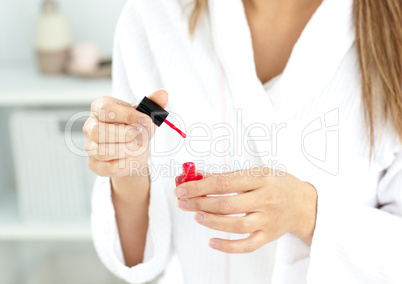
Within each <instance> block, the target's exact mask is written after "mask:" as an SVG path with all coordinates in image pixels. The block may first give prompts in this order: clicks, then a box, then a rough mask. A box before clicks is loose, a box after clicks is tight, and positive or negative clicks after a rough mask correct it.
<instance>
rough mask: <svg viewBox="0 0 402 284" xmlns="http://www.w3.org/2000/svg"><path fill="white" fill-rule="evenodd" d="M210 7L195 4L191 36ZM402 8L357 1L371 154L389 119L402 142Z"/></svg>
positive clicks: (387, 1)
mask: <svg viewBox="0 0 402 284" xmlns="http://www.w3.org/2000/svg"><path fill="white" fill-rule="evenodd" d="M207 4H208V0H195V1H194V9H193V11H192V14H191V16H190V20H189V30H190V33H191V34H194V32H195V29H196V25H197V22H198V19H199V18H200V17H201V15H202V14H203V13H204V11H205V10H206V8H207ZM401 6H402V1H401V0H354V3H353V17H354V26H355V34H356V47H357V53H358V57H359V64H360V71H361V78H362V100H363V112H364V118H365V121H366V126H367V131H368V134H369V139H370V149H371V151H372V150H373V148H374V144H375V139H374V137H375V135H374V134H375V130H376V129H377V128H378V125H379V123H380V122H385V121H386V120H388V119H389V120H390V121H391V122H392V126H393V128H394V131H395V132H396V133H397V135H398V136H399V139H400V140H401V141H402V68H401V65H402V50H401V49H402V20H401V13H402V12H401V11H402V8H401ZM378 103H379V104H380V105H378ZM379 112H380V113H379Z"/></svg>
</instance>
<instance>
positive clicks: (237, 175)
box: [174, 167, 317, 253]
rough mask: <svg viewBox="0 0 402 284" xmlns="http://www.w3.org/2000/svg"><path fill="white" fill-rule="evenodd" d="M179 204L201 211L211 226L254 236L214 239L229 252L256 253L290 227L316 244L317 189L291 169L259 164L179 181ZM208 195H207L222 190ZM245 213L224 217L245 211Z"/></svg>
mask: <svg viewBox="0 0 402 284" xmlns="http://www.w3.org/2000/svg"><path fill="white" fill-rule="evenodd" d="M174 192H175V195H176V196H177V197H179V198H180V200H179V201H178V206H179V208H180V209H182V210H185V211H194V212H197V213H196V215H195V220H196V221H197V222H198V223H199V224H201V225H204V226H206V227H208V228H211V229H214V230H219V231H224V232H230V233H237V234H247V233H249V234H250V236H249V237H247V238H245V239H240V240H226V239H218V238H213V239H211V240H210V241H209V245H210V247H212V248H214V249H217V250H220V251H223V252H227V253H246V252H252V251H254V250H256V249H258V248H260V247H261V246H263V245H265V244H267V243H269V242H271V241H273V240H275V239H277V238H279V237H281V236H282V235H283V234H285V233H287V232H289V233H292V234H294V235H296V236H297V237H299V238H300V239H301V240H303V241H304V242H305V243H306V244H308V245H311V240H312V237H313V233H314V228H315V219H316V211H317V209H316V208H317V205H316V204H317V193H316V190H315V188H314V187H313V186H312V185H311V184H309V183H307V182H303V181H301V180H299V179H297V178H296V177H294V176H292V175H291V174H289V173H286V172H279V171H275V170H273V169H271V168H267V167H255V168H251V169H248V170H241V171H236V172H231V173H225V174H220V175H208V176H207V177H206V178H205V179H203V180H199V181H190V182H186V183H184V184H181V185H179V186H178V187H177V188H176V189H175V191H174ZM230 193H237V194H232V195H224V196H206V197H205V195H223V194H230ZM242 213H245V215H244V216H241V217H240V216H225V215H231V214H242Z"/></svg>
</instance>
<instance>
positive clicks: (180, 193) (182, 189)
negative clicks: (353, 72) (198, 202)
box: [176, 187, 187, 197]
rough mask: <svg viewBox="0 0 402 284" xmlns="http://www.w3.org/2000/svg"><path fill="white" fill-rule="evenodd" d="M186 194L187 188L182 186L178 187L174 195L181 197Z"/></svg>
mask: <svg viewBox="0 0 402 284" xmlns="http://www.w3.org/2000/svg"><path fill="white" fill-rule="evenodd" d="M186 194H187V190H186V189H185V188H183V187H180V188H179V189H178V190H177V191H176V196H177V197H182V196H184V195H186Z"/></svg>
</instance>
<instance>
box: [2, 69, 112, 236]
mask: <svg viewBox="0 0 402 284" xmlns="http://www.w3.org/2000/svg"><path fill="white" fill-rule="evenodd" d="M0 78H1V79H0V112H1V111H2V110H6V109H19V108H25V109H27V108H35V107H47V108H52V107H54V108H58V107H65V106H72V105H74V106H80V107H82V108H87V109H89V106H90V103H91V102H92V101H94V100H95V99H97V98H99V97H101V96H110V95H111V80H110V79H107V78H105V79H82V78H75V77H71V76H66V75H59V76H45V75H42V74H40V73H39V72H38V71H37V70H36V67H35V66H34V65H29V64H26V65H13V66H2V67H1V68H0ZM6 132H7V129H1V133H6ZM4 150H6V151H9V152H11V151H10V149H0V151H4ZM8 157H9V158H12V156H11V155H9V156H8ZM1 178H2V176H1V173H0V179H1ZM0 194H2V195H3V196H1V195H0V241H22V240H25V241H27V240H43V241H46V240H64V241H66V240H71V241H82V240H90V239H91V234H90V228H89V224H82V223H81V224H57V225H55V224H46V223H43V224H36V223H33V224H32V223H25V222H23V221H21V220H20V219H19V216H18V209H17V208H18V203H17V198H16V189H15V188H13V189H0Z"/></svg>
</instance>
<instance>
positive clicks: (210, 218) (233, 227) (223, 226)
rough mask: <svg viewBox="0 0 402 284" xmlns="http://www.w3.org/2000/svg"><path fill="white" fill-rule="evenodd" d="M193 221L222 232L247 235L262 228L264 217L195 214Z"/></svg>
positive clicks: (260, 215) (250, 214)
mask: <svg viewBox="0 0 402 284" xmlns="http://www.w3.org/2000/svg"><path fill="white" fill-rule="evenodd" d="M194 219H195V220H196V221H197V222H198V223H199V224H201V225H203V226H205V227H208V228H211V229H214V230H217V231H222V232H228V233H236V234H248V233H252V232H255V231H257V230H259V229H261V228H263V227H264V224H265V220H264V215H263V214H262V213H260V212H255V213H249V214H247V215H245V216H243V217H231V216H219V215H215V214H209V213H206V212H197V213H196V214H195V215H194Z"/></svg>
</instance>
